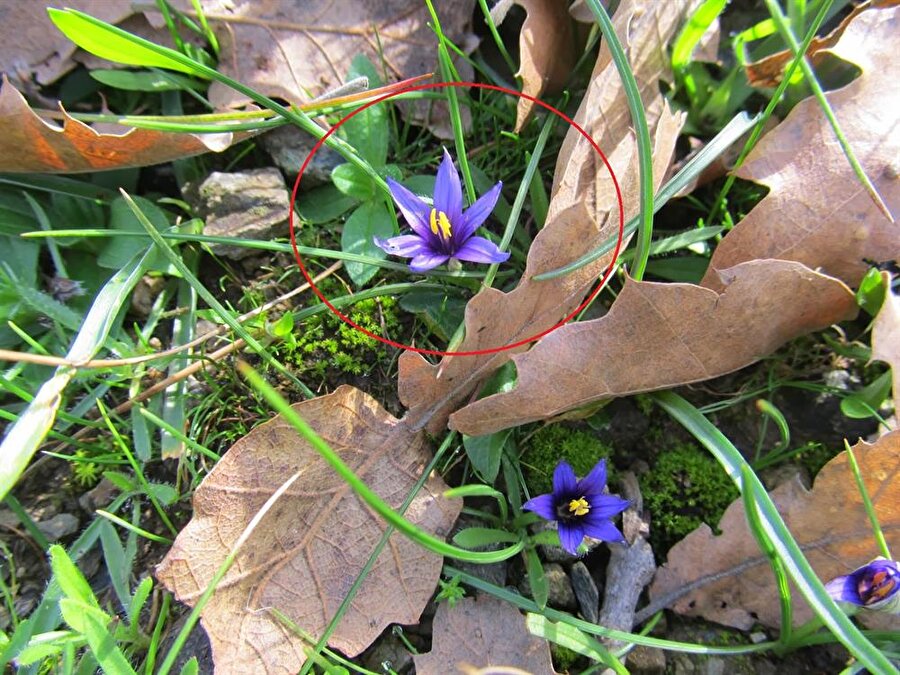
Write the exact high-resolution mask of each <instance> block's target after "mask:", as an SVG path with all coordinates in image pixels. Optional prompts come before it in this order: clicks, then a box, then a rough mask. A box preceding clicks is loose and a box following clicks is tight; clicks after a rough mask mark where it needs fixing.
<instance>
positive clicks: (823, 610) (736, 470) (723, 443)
mask: <svg viewBox="0 0 900 675" xmlns="http://www.w3.org/2000/svg"><path fill="white" fill-rule="evenodd" d="M652 396H653V398H654V399H655V400H656V402H657V403H659V405H660V406H662V408H663V409H664V410H665V411H666V412H667V413H669V414H670V415H671V416H672V417H673V418H675V420H676V421H677V422H679V423H680V424H681V425H682V426H683V427H684V428H685V429H686V430H687V431H689V432H690V433H691V434H693V436H694V437H695V438H696V439H697V440H698V441H699V442H700V443H701V444H702V445H703V446H704V447H705V448H707V449H708V450H709V451H710V452H711V453H712V455H713V456H714V457H715V458H716V459H717V460H718V461H719V463H720V464H721V465H722V466H723V467H724V468H725V470H726V471H727V472H728V475H729V476H730V477H731V479H732V480H733V481H734V482H735V484H736V485H737V486H738V489H740V490H742V492H743V491H746V490H752V491H753V492H752V496H753V499H754V501H755V502H756V504H757V507H758V511H759V516H760V522H761V526H762V530H763V531H764V532H765V534H766V536H767V537H768V539H769V541H771V542H772V546H773V547H774V549H775V551H776V552H777V554H778V557H779V558H780V559H781V562H782V564H783V565H784V567H785V569H786V570H787V572H788V574H789V575H790V577H791V579H792V580H793V581H794V584H795V585H796V586H797V588H798V590H799V591H800V592H801V593H802V594H803V597H804V598H806V601H807V602H808V603H809V605H810V607H812V609H813V611H814V612H815V613H816V615H818V616H819V618H821V619H822V622H823V623H824V624H825V625H826V626H827V627H828V628H829V629H830V630H831V632H832V633H833V634H834V636H835V637H836V638H837V639H838V640H839V641H840V642H841V643H842V644H843V645H844V646H845V647H846V648H847V649H848V650H849V651H850V653H851V654H853V655H854V656H855V657H856V658H857V659H859V660H860V662H862V663H863V664H864V665H865V666H866V667H867V668H868V669H869V670H871V671H872V672H873V673H896V672H898V671H897V669H896V668H895V667H894V666H893V665H892V664H891V662H890V661H889V660H888V659H887V657H885V655H884V654H882V653H881V651H879V649H878V648H877V647H875V645H873V644H872V643H871V642H870V641H869V640H868V639H867V638H866V637H865V636H864V635H863V634H862V633H860V631H859V629H858V628H857V627H856V626H855V625H854V624H853V622H852V621H851V620H850V619H849V618H848V617H847V615H846V614H845V613H844V612H843V610H841V608H840V607H838V606H837V605H836V604H835V602H834V600H832V599H831V597H830V596H829V595H828V592H827V591H826V590H825V586H824V585H823V584H822V582H821V580H820V579H819V578H818V576H816V573H815V571H813V569H812V567H811V566H810V564H809V561H807V559H806V557H805V556H804V555H803V551H801V550H800V547H799V546H798V545H797V542H796V541H795V540H794V537H793V536H792V535H791V533H790V532H789V531H788V529H787V526H786V525H785V524H784V521H783V520H782V518H781V515H780V514H779V513H778V509H777V507H776V506H775V504H774V503H773V502H772V499H771V498H770V497H769V495H768V493H767V492H766V490H765V488H764V487H763V485H762V483H760V481H759V478H757V476H756V474H755V473H753V472H752V470H750V471H749V472H748V474H747V475H748V476H749V478H750V480H749V481H748V482H746V483H744V481H743V480H742V477H741V476H742V473H743V472H744V471H745V469H748V468H749V465H748V464H747V461H746V460H745V459H744V457H743V456H742V455H741V453H740V452H739V451H738V449H737V448H735V447H734V445H732V444H731V441H729V440H728V439H727V438H725V436H724V435H723V434H722V432H721V431H719V430H718V429H717V428H716V427H715V426H713V424H712V423H711V422H710V421H709V420H707V419H706V417H704V416H703V415H702V414H701V413H700V411H698V410H697V409H696V408H695V407H694V406H693V405H691V404H690V403H688V402H687V401H686V400H684V399H683V398H681V397H680V396H678V395H677V394H674V393H672V392H669V391H666V392H659V393H656V394H653V395H652Z"/></svg>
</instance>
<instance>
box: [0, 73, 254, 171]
mask: <svg viewBox="0 0 900 675" xmlns="http://www.w3.org/2000/svg"><path fill="white" fill-rule="evenodd" d="M63 117H64V121H63V126H62V127H60V126H57V125H56V124H53V123H51V122H48V121H46V120H44V119H42V118H41V117H39V116H38V115H37V114H36V113H35V112H34V111H33V110H32V109H31V108H30V107H29V106H28V103H27V102H26V101H25V98H24V97H23V96H22V94H20V93H19V92H18V91H17V90H16V88H15V87H13V86H12V84H11V83H10V82H9V80H7V79H6V78H5V77H4V79H3V87H2V89H0V127H2V128H3V136H2V137H0V171H9V172H16V173H17V172H40V173H78V172H82V171H103V170H105V169H120V168H125V167H133V166H148V165H150V164H160V163H162V162H168V161H171V160H173V159H179V158H181V157H189V156H191V155H199V154H201V153H204V152H221V151H222V150H225V149H226V148H228V147H229V146H230V145H232V144H233V143H235V142H237V141H239V140H242V139H244V138H247V137H249V136H251V135H252V133H250V132H235V133H232V132H224V133H218V134H196V135H195V134H182V133H170V132H165V131H153V130H150V129H134V128H132V129H129V128H127V127H121V133H115V134H113V133H100V132H99V131H97V130H95V129H92V128H91V127H89V126H88V125H87V124H84V123H83V122H79V121H78V120H76V119H74V118H72V117H70V116H69V115H68V114H66V113H65V111H63ZM106 126H109V125H106Z"/></svg>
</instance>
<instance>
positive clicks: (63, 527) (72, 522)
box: [37, 513, 78, 541]
mask: <svg viewBox="0 0 900 675" xmlns="http://www.w3.org/2000/svg"><path fill="white" fill-rule="evenodd" d="M37 527H38V529H39V530H40V531H41V532H42V533H43V534H44V536H45V537H47V539H49V540H50V541H59V540H60V539H62V538H63V537H68V536H69V535H70V534H75V533H76V532H78V518H76V517H75V516H73V515H72V514H71V513H57V514H56V515H55V516H53V517H52V518H51V519H50V520H41V521H38V523H37Z"/></svg>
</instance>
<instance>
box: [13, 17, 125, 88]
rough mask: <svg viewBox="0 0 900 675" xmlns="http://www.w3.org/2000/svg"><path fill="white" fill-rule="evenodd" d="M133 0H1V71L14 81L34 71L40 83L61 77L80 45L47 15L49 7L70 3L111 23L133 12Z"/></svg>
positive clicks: (26, 77) (29, 76)
mask: <svg viewBox="0 0 900 675" xmlns="http://www.w3.org/2000/svg"><path fill="white" fill-rule="evenodd" d="M131 4H132V3H131V0H65V1H64V2H63V1H60V0H47V1H46V2H0V31H2V37H3V39H2V40H0V72H3V73H5V74H6V75H8V76H9V78H10V79H12V80H13V81H18V82H27V81H28V80H30V79H31V77H32V75H33V76H34V77H35V79H36V80H37V81H38V82H39V83H40V84H47V83H49V82H53V81H54V80H56V79H57V78H59V77H60V76H61V75H63V73H65V72H66V71H68V70H70V69H71V68H72V67H73V66H74V65H75V64H74V62H72V61H71V56H72V54H74V53H75V51H76V50H77V49H78V48H77V47H76V46H75V45H74V44H73V43H72V41H71V40H69V38H67V37H66V36H65V35H63V34H62V33H61V32H60V31H58V30H57V29H56V27H55V26H54V25H53V24H52V23H51V21H50V19H49V18H48V17H47V7H56V8H58V9H62V8H64V7H70V8H72V9H77V10H80V11H82V12H86V13H88V14H90V15H91V16H95V17H97V18H98V19H100V20H102V21H106V22H108V23H113V24H116V23H119V22H120V21H122V20H123V19H126V18H127V17H129V16H131V14H132V13H133V11H134V10H133V9H132V6H131Z"/></svg>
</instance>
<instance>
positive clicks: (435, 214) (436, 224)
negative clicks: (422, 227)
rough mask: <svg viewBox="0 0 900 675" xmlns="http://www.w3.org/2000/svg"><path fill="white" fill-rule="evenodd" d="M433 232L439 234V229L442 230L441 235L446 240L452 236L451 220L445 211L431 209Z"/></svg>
mask: <svg viewBox="0 0 900 675" xmlns="http://www.w3.org/2000/svg"><path fill="white" fill-rule="evenodd" d="M430 220H431V232H432V233H433V234H437V233H438V228H440V231H441V235H442V236H443V237H444V239H449V238H450V236H451V232H450V219H449V218H448V217H447V214H446V213H444V212H443V211H438V210H437V209H431V219H430Z"/></svg>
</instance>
